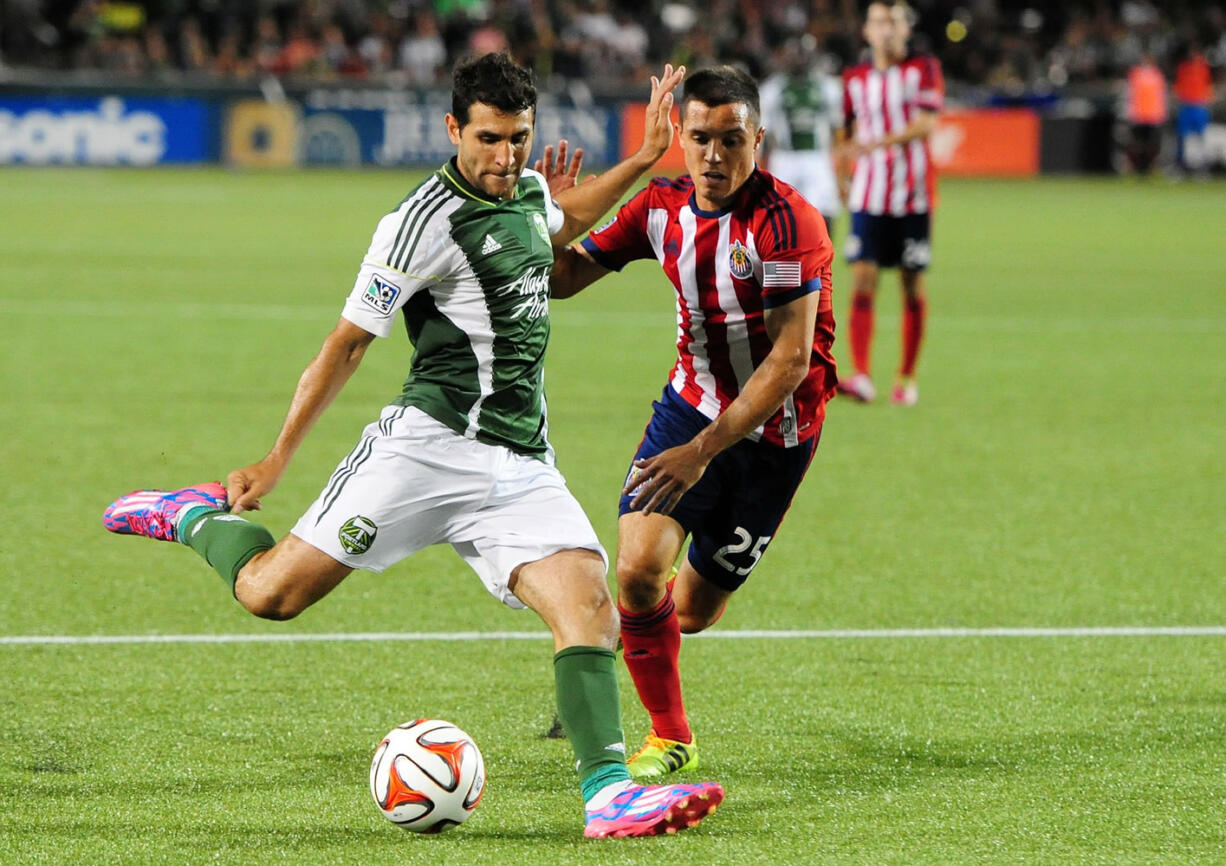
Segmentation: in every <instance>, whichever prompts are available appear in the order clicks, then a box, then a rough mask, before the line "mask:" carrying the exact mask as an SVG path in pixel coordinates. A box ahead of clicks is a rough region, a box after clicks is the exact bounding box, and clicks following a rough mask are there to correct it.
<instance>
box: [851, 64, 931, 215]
mask: <svg viewBox="0 0 1226 866" xmlns="http://www.w3.org/2000/svg"><path fill="white" fill-rule="evenodd" d="M944 101H945V79H944V77H943V76H942V74H941V62H940V61H939V60H937V59H936V58H935V57H933V56H931V55H929V54H913V55H911V56H910V57H908V58H907V59H906V60H904V61H902V62H901V63H898V64H895V65H893V66H888V67H886V68H885V69H878V68H877V67H876V66H874V65H873V64H872V63H861V64H860V65H859V66H853V67H851V68H849V69H846V70H844V72H843V117H844V118H846V122H847V123H848V125H849V126H851V125H853V124H854V127H855V132H854V134H855V140H856V141H859V142H864V143H866V144H867V143H871V142H874V141H877V140H878V139H880V138H881V137H882V136H885V135H889V134H892V133H896V132H901V131H902V130H904V129H906V128H907V126H908V125H910V123H911V121H912V120H914V119H915V116H916V114H917V113H918V112H920V111H940V110H941V106H942V104H943V102H944ZM935 192H936V175H935V173H934V171H933V167H932V156H931V154H930V153H929V150H928V141H927V140H926V139H922V138H916V139H912V140H911V141H909V142H907V143H906V144H896V145H893V146H892V147H878V148H875V149H873V150H871V151H869V152H868V153H866V154H864V155H863V156H861V157H860V158H859V159H857V160H856V169H855V173H854V174H853V175H852V180H851V192H850V194H849V196H848V206H849V208H850V210H851V211H852V212H853V213H870V214H875V215H881V214H888V215H890V216H902V215H904V214H910V213H927V212H928V211H929V210H931V208H932V202H933V195H934V193H935Z"/></svg>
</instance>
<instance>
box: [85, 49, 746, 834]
mask: <svg viewBox="0 0 1226 866" xmlns="http://www.w3.org/2000/svg"><path fill="white" fill-rule="evenodd" d="M683 75H684V68H682V69H679V70H677V71H676V72H674V71H673V70H672V68H671V67H668V66H666V67H665V68H664V74H663V76H661V78H660V79H659V80H657V79H655V78H654V77H653V78H652V92H651V100H650V102H649V103H648V108H647V118H646V123H645V132H644V140H643V144H642V146H641V148H640V149H639V151H638V152H637V153H636V154H634V155H633V156H631V157H630V158H628V159H627V160H625V161H623V162H622V163H619V164H618V165H616V166H614V167H613V168H611V169H609V170H608V171H607V172H605V173H604V174H602V175H600V176H599V177H597V178H596V179H594V180H592V181H591V182H588V183H584V184H581V185H578V186H575V185H574V183H573V181H574V174H577V171H578V167H577V165H575V166H574V168H573V171H570V172H567V171H563V172H562V174H561V177H562V179H563V180H564V181H566V184H562V183H559V188H560V187H561V186H563V185H568V186H569V188H567V189H564V190H563V189H560V191H559V192H558V194H557V200H556V202H555V200H554V199H553V197H552V196H551V193H550V190H549V189H548V188H547V184H546V181H545V178H544V177H542V176H541V175H540V174H537V173H536V172H534V171H532V170H530V169H527V168H526V163H527V159H528V155H529V153H530V152H531V150H532V133H533V125H534V121H535V117H536V87H535V85H534V84H533V82H532V77H531V74H530V73H528V72H527V71H526V70H524V69H522V68H520V67H518V66H516V65H515V64H514V63H512V62H511V60H510V59H508V58H507V57H506V56H505V55H493V54H491V55H486V56H484V57H481V58H479V59H476V60H472V61H469V62H466V63H463V64H461V65H460V66H458V67H457V68H456V70H455V74H454V79H453V89H452V113H451V114H448V115H447V117H446V125H447V132H448V135H449V136H450V138H451V141H452V143H453V144H455V145H456V156H455V158H453V159H452V160H450V161H449V162H448V163H447V164H445V165H444V166H443V167H442V168H440V169H439V170H438V171H437V172H435V173H433V174H432V175H430V177H428V178H427V179H426V180H425V181H423V182H422V183H421V184H420V185H419V186H418V187H417V188H416V189H415V190H414V191H413V192H412V193H410V194H409V196H408V197H407V198H406V199H405V200H404V201H403V202H402V203H401V204H400V206H399V207H397V208H396V209H395V210H394V211H393V212H392V213H390V214H388V215H387V216H386V217H384V218H383V219H382V220H381V221H380V222H379V225H378V228H376V230H375V233H374V237H373V239H372V241H371V244H370V248H369V250H368V252H367V253H366V257H365V259H364V261H363V262H362V266H361V268H360V269H359V271H358V277H357V280H356V282H355V283H354V286H353V290H352V292H351V293H350V294H349V297H348V300H347V301H346V302H345V306H344V309H343V310H342V312H341V318H340V321H339V322H338V323H337V325H336V327H335V329H334V330H333V331H332V333H331V334H330V335H329V336H328V338H327V339H326V340H325V341H324V344H323V348H322V350H321V351H320V353H319V355H318V356H317V357H316V358H315V360H314V361H312V362H311V364H310V365H309V366H308V367H307V368H306V371H305V372H304V373H303V374H302V378H301V379H300V380H299V383H298V387H297V390H296V391H295V393H294V397H293V401H292V403H291V405H290V409H289V413H288V415H287V416H286V419H285V422H284V424H283V426H282V429H281V432H280V435H279V436H278V437H277V440H276V443H275V444H274V445H273V448H272V450H271V451H270V452H269V453H268V455H267V456H266V457H265V458H264V459H263V460H260V461H259V462H257V463H255V464H253V465H251V466H247V467H245V468H243V469H238V470H236V471H234V472H231V473H230V474H229V476H228V478H227V481H226V485H225V487H222V485H220V484H216V483H213V484H203V485H198V486H196V487H191V488H184V489H182V490H173V491H165V490H160V491H158V490H142V491H136V492H135V493H132V494H128V495H127V496H123V497H120V498H119V499H118V500H116V501H115V502H114V503H112V505H111V506H110V507H109V508H108V509H107V510H106V513H105V515H104V523H105V525H106V527H107V528H108V529H110V530H112V531H114V532H119V533H124V534H133V535H144V536H146V537H151V538H156V539H161V540H167V541H181V542H182V543H184V544H186V545H187V546H188V547H191V548H192V549H193V550H195V551H196V552H197V553H199V554H200V555H201V556H203V557H204V558H205V559H206V560H207V561H208V563H209V564H210V565H211V566H213V568H215V569H216V570H217V571H218V573H219V574H220V575H221V576H222V578H223V579H224V580H225V581H226V583H227V584H228V585H229V586H230V588H231V589H232V591H233V594H234V597H235V598H237V599H238V601H239V602H240V603H241V604H242V605H243V606H244V607H246V608H247V609H248V610H249V611H251V612H252V613H254V614H256V615H257V616H262V617H267V618H269V619H288V618H290V617H293V616H295V615H297V614H298V613H300V612H302V611H303V610H304V609H305V608H306V607H307V606H308V605H310V604H313V603H314V602H316V601H318V600H319V599H320V598H322V597H323V596H325V595H326V594H327V593H328V592H329V591H331V590H332V589H333V588H334V587H335V586H336V585H337V584H339V583H340V582H341V580H343V579H344V578H345V577H346V576H347V575H348V574H349V573H350V572H351V571H352V570H353V569H355V568H368V569H372V570H374V571H382V570H383V569H385V568H387V567H388V566H389V565H392V564H393V563H396V562H398V561H400V560H401V559H404V558H405V557H406V556H408V555H410V554H412V553H414V552H415V551H417V550H420V549H421V548H423V547H426V546H427V545H430V544H437V543H442V542H446V543H450V544H451V545H452V547H453V548H454V549H455V550H456V551H457V552H458V553H459V554H460V556H461V557H463V558H464V560H465V561H466V562H467V563H468V564H469V565H470V566H471V567H472V569H473V570H474V571H475V572H477V574H478V575H479V576H480V578H481V580H482V582H483V583H484V584H485V586H486V588H487V589H488V590H489V591H490V593H491V594H493V595H494V596H495V597H496V598H498V599H500V600H501V601H503V602H504V603H505V604H507V605H508V606H510V607H514V608H524V607H528V608H531V609H533V610H535V611H536V612H537V614H539V615H540V617H541V618H542V619H543V620H544V621H545V623H546V624H547V625H548V626H549V628H550V630H551V631H552V632H553V636H554V648H555V652H556V654H555V656H554V658H553V670H554V676H555V680H556V685H557V700H558V713H559V715H560V717H561V719H562V722H563V724H564V725H565V727H566V731H567V734H568V737H569V740H570V742H571V746H572V748H573V749H574V752H575V757H576V758H577V759H578V762H577V766H578V771H579V776H580V787H581V790H582V793H583V798H584V803H585V827H584V834H585V835H587V836H592V837H606V836H646V835H656V834H659V833H666V832H668V833H671V832H675V831H677V830H682V829H685V828H686V827H689V826H693V825H695V824H697V823H698V822H699V821H700V820H701V819H702V818H703V817H704V816H706V815H707V814H709V813H710V812H711V811H712V810H713V809H714V808H715V806H716V805H717V804H718V803H719V802H720V800H721V799H722V797H723V789H722V788H721V787H720V786H719V785H716V784H714V783H710V782H705V783H696V784H691V785H664V786H656V787H642V786H639V785H635V784H633V783H632V782H631V781H630V775H629V772H628V771H627V768H626V749H625V745H624V736H623V734H622V727H621V713H620V704H619V699H618V694H617V678H616V669H615V660H616V659H615V656H614V652H613V649H614V646H615V645H616V642H617V615H616V612H615V611H614V608H613V602H612V599H611V597H610V595H609V589H608V585H607V584H606V582H605V573H606V569H607V564H608V562H607V557H606V556H605V553H604V550H603V549H602V548H601V546H600V542H599V540H598V539H597V537H596V533H595V532H594V531H593V529H592V526H591V524H590V523H589V522H588V519H587V517H586V516H585V515H584V513H583V511H582V509H581V508H580V507H579V504H578V502H577V501H576V500H575V498H574V497H573V496H572V495H571V493H570V491H569V490H568V489H567V487H566V482H565V481H564V479H563V478H562V476H561V474H560V473H559V472H558V470H557V469H556V467H555V466H554V461H553V454H552V451H551V449H550V447H549V443H548V440H547V439H546V431H547V425H546V420H545V398H544V388H543V372H542V366H543V361H544V351H545V344H546V342H547V339H548V335H549V316H548V313H549V273H550V269H551V267H552V265H553V260H554V250H555V247H556V246H564V245H565V244H566V243H568V242H569V241H570V240H572V239H574V238H576V237H578V236H579V235H580V234H581V233H582V232H584V231H586V230H587V229H588V228H589V227H590V226H591V225H592V223H593V222H595V220H596V219H598V218H599V217H600V215H601V214H603V213H605V212H606V211H607V210H608V209H609V208H610V207H612V206H613V205H614V204H615V203H616V202H617V200H618V199H619V198H620V197H621V196H622V195H623V194H624V193H625V192H626V190H628V189H629V187H630V186H631V184H633V183H634V181H635V180H636V179H637V178H638V177H639V176H640V175H641V174H642V173H643V172H644V171H646V170H647V169H648V168H650V167H651V165H652V164H653V163H655V162H656V160H657V159H659V157H660V156H661V155H663V153H664V152H665V150H667V148H668V145H669V144H670V143H671V141H672V127H671V124H670V120H669V115H670V111H671V107H672V90H673V88H674V87H675V86H676V85H677V84H678V83H679V82H680V81H681V78H682V77H683ZM401 313H403V316H404V324H405V326H406V328H407V330H408V333H409V338H410V339H411V340H412V342H413V345H414V353H413V358H412V361H411V364H410V370H409V376H408V379H407V380H406V381H405V383H404V387H403V389H402V391H401V393H400V395H399V396H397V397H396V398H394V399H393V400H392V402H391V405H389V406H387V407H386V408H385V409H384V410H383V412H382V414H381V416H380V417H379V419H378V420H376V421H374V422H372V423H371V424H370V425H369V426H368V427H367V428H366V430H365V432H364V434H363V436H362V438H361V440H360V441H359V443H358V444H357V446H356V447H355V448H354V449H353V451H352V452H351V453H350V454H349V456H348V457H347V458H345V459H344V460H343V461H342V462H341V463H340V465H339V466H338V467H337V469H336V471H335V472H334V473H333V475H332V477H331V479H330V480H329V481H328V484H327V486H326V487H325V488H324V491H323V492H322V493H321V494H320V496H319V498H318V499H316V501H315V503H314V504H313V505H312V506H311V507H310V508H309V509H308V510H307V512H306V514H305V515H304V516H303V517H302V519H300V520H299V521H298V523H297V524H296V525H295V527H294V529H293V530H292V532H291V534H290V535H288V536H287V537H285V538H284V539H282V540H281V541H280V542H277V543H276V544H274V543H273V538H272V536H271V535H270V534H269V533H268V531H267V530H266V529H264V528H263V527H261V526H259V525H258V524H255V523H251V522H248V521H247V520H246V519H244V518H243V517H241V516H239V514H240V513H241V512H243V511H246V510H248V509H254V508H259V507H260V500H261V498H262V497H263V496H265V495H266V494H268V493H269V492H271V491H272V489H273V488H274V487H275V486H276V484H277V482H278V480H279V479H280V478H281V476H282V474H283V473H284V472H285V470H286V467H287V465H288V463H289V461H290V458H291V457H292V455H293V454H294V452H295V451H296V450H297V449H298V446H299V445H300V444H301V443H302V440H303V438H304V437H305V436H306V433H307V431H308V430H309V429H310V427H311V426H312V424H314V422H315V421H316V420H317V419H318V418H319V416H320V414H321V413H322V412H323V411H324V409H325V408H326V407H327V406H328V405H329V404H330V403H331V401H332V400H333V398H334V397H335V396H336V394H337V393H338V392H339V391H340V389H341V388H342V387H343V386H344V384H345V383H346V382H347V381H348V379H349V377H350V376H351V375H352V373H353V371H354V370H355V369H356V368H357V366H358V363H359V362H360V361H361V359H362V356H363V354H364V353H365V351H366V348H367V347H368V346H369V345H370V343H371V342H372V341H373V340H374V339H375V337H376V336H387V335H388V334H390V333H391V331H392V328H393V325H394V323H395V321H396V319H397V318H398V316H399V314H401Z"/></svg>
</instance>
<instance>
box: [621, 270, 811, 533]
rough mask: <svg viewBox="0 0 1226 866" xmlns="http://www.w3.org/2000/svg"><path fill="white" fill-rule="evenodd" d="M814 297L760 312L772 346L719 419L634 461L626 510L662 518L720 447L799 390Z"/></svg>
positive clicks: (805, 369) (806, 366) (625, 492)
mask: <svg viewBox="0 0 1226 866" xmlns="http://www.w3.org/2000/svg"><path fill="white" fill-rule="evenodd" d="M820 297H821V293H820V292H810V293H809V294H807V295H805V296H803V297H801V298H797V299H796V300H795V301H792V302H791V303H788V304H783V305H782V306H779V307H775V308H773V309H770V310H767V311H766V331H767V333H768V334H769V335H770V338H771V342H772V346H771V350H770V352H769V353H768V354H767V356H766V358H765V359H764V360H763V361H762V363H761V364H760V365H759V366H758V368H757V369H755V370H754V371H753V374H752V375H751V376H750V377H749V380H748V381H747V382H746V383H745V387H744V388H743V389H742V390H741V393H740V394H738V395H737V398H736V399H735V400H733V401H732V402H731V403H730V404H729V405H728V408H727V409H725V410H724V411H723V412H721V413H720V414H719V417H718V418H716V419H715V420H714V421H712V422H711V423H710V424H708V425H707V426H706V427H705V428H703V430H702V432H701V433H699V434H698V435H697V436H695V437H694V438H693V439H691V440H690V441H689V442H687V443H685V444H684V445H678V446H677V447H675V448H669V449H668V450H666V451H661V452H660V453H659V454H657V455H655V456H654V457H649V458H647V459H645V460H639V461H636V462H635V464H634V466H635V469H637V470H638V471H637V472H635V473H634V474H632V475H631V477H630V479H629V480H628V481H627V482H626V486H625V488H624V489H623V490H622V494H623V495H629V494H630V493H632V492H634V491H636V490H637V491H638V492H637V493H636V494H635V496H634V499H633V500H632V501H631V507H632V508H635V509H639V508H641V509H642V510H643V512H644V513H648V514H649V513H651V512H653V511H658V512H659V513H660V514H668V513H669V512H670V511H672V509H673V507H674V506H675V505H676V504H677V502H678V501H679V500H680V499H681V497H682V496H683V495H684V494H685V492H686V491H687V490H689V489H690V488H691V487H693V486H694V485H695V484H697V483H698V479H699V478H701V477H702V474H703V473H704V472H705V471H706V470H707V466H708V464H710V462H711V461H712V460H713V459H715V455H717V454H719V453H720V452H721V451H723V450H724V449H725V448H728V447H729V446H731V445H732V444H734V443H736V442H739V441H740V440H741V439H744V438H745V437H746V436H748V435H749V434H750V433H751V432H752V431H753V430H756V429H757V428H758V427H759V426H760V425H762V424H763V423H765V422H766V421H767V419H769V418H770V417H771V416H772V415H774V414H775V412H776V411H777V410H778V409H779V407H780V406H782V405H783V401H784V400H786V399H787V397H788V395H789V394H791V393H792V392H793V391H795V390H796V388H797V387H799V385H800V383H801V382H803V381H804V379H805V376H806V375H807V374H808V372H809V360H810V356H811V354H812V352H813V331H814V327H815V324H816V322H817V305H818V301H819V299H820Z"/></svg>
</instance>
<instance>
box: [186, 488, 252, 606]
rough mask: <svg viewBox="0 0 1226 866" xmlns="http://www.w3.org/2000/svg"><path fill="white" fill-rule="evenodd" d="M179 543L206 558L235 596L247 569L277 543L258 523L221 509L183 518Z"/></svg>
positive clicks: (196, 513) (202, 510)
mask: <svg viewBox="0 0 1226 866" xmlns="http://www.w3.org/2000/svg"><path fill="white" fill-rule="evenodd" d="M183 517H184V519H183V520H182V521H181V522H180V525H179V540H180V541H182V542H183V543H184V544H186V545H187V546H188V547H190V548H191V549H192V550H194V551H196V553H198V554H200V555H201V556H203V557H204V560H205V562H207V563H208V564H209V565H211V566H213V569H214V570H215V571H216V572H217V573H218V574H220V575H221V579H222V580H224V581H225V582H226V583H227V584H228V585H229V587H230V592H234V583H235V581H237V580H238V573H239V571H240V570H241V569H242V567H243V566H244V565H246V564H247V562H248V561H249V560H250V559H251V557H253V556H255V555H256V554H257V553H263V552H264V551H265V550H268V549H269V548H271V547H272V546H273V544H274V543H275V542H274V541H273V537H272V533H271V532H269V531H268V530H267V529H265V528H264V527H262V526H260V525H259V524H258V523H251V522H250V521H248V520H244V519H243V518H241V517H239V516H238V515H236V514H230V513H229V512H227V511H222V510H220V509H207V510H205V509H199V510H194V513H190V514H185V515H183Z"/></svg>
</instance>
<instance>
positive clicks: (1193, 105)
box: [1175, 43, 1213, 174]
mask: <svg viewBox="0 0 1226 866" xmlns="http://www.w3.org/2000/svg"><path fill="white" fill-rule="evenodd" d="M1175 99H1177V100H1178V101H1179V112H1178V113H1177V114H1176V116H1175V134H1176V140H1177V142H1178V151H1177V158H1178V162H1179V167H1180V168H1181V169H1183V170H1184V171H1186V172H1189V173H1192V174H1200V173H1203V172H1204V171H1205V168H1206V160H1205V156H1206V154H1205V131H1206V130H1207V129H1208V128H1209V106H1210V105H1212V104H1213V72H1212V71H1211V70H1210V69H1209V62H1208V61H1207V60H1205V55H1204V54H1203V53H1201V48H1200V46H1199V45H1197V44H1195V43H1192V44H1191V45H1189V46H1188V48H1187V51H1186V52H1185V54H1184V58H1183V60H1181V61H1180V63H1179V65H1178V66H1177V67H1176V68H1175Z"/></svg>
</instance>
